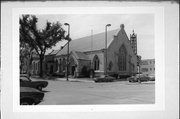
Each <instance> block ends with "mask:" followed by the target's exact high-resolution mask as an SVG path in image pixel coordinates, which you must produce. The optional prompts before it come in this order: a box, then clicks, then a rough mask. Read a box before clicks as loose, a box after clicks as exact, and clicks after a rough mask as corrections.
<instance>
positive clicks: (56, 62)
mask: <svg viewBox="0 0 180 119" xmlns="http://www.w3.org/2000/svg"><path fill="white" fill-rule="evenodd" d="M57 70H58V60H57V59H56V71H57Z"/></svg>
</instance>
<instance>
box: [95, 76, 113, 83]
mask: <svg viewBox="0 0 180 119" xmlns="http://www.w3.org/2000/svg"><path fill="white" fill-rule="evenodd" d="M115 79H116V78H114V77H112V76H108V75H101V76H100V77H96V78H94V81H95V82H113V81H114V80H115Z"/></svg>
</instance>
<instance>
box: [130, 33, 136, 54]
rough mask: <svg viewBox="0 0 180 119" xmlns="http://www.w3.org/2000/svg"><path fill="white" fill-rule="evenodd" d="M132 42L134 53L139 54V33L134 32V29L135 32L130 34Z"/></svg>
mask: <svg viewBox="0 0 180 119" xmlns="http://www.w3.org/2000/svg"><path fill="white" fill-rule="evenodd" d="M130 43H131V46H132V49H133V51H134V53H135V54H137V34H135V33H134V30H133V33H132V34H130Z"/></svg>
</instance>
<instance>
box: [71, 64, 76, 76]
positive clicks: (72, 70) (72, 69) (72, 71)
mask: <svg viewBox="0 0 180 119" xmlns="http://www.w3.org/2000/svg"><path fill="white" fill-rule="evenodd" d="M75 69H76V67H75V66H72V67H71V75H72V76H74V72H75Z"/></svg>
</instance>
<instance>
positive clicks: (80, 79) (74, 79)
mask: <svg viewBox="0 0 180 119" xmlns="http://www.w3.org/2000/svg"><path fill="white" fill-rule="evenodd" d="M56 80H59V81H67V79H66V78H56ZM68 80H69V81H71V82H89V83H94V81H93V80H92V79H90V78H70V77H69V78H68Z"/></svg>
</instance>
